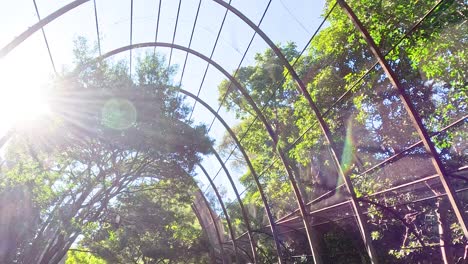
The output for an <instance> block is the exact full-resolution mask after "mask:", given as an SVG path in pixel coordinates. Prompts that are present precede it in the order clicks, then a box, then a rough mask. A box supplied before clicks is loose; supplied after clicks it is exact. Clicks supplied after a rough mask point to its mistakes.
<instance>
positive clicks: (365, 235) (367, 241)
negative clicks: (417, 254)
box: [213, 0, 378, 263]
mask: <svg viewBox="0 0 468 264" xmlns="http://www.w3.org/2000/svg"><path fill="white" fill-rule="evenodd" d="M213 1H215V2H216V3H218V4H220V5H222V6H224V7H225V8H227V9H228V10H229V11H231V12H232V13H234V14H235V15H236V16H237V17H239V18H240V19H242V20H243V21H244V22H245V23H246V24H248V25H249V26H250V27H251V28H252V29H253V30H255V31H256V32H257V34H258V35H259V36H260V37H262V39H263V40H264V41H265V42H266V43H267V44H268V46H270V48H271V49H272V50H273V52H274V53H275V54H276V56H277V57H278V58H279V59H280V61H281V63H282V64H283V66H284V67H285V68H286V69H287V71H288V73H289V74H290V75H291V77H292V78H293V79H294V81H295V82H296V85H297V86H298V90H299V92H300V93H302V95H303V96H304V97H305V98H306V100H307V102H308V104H309V106H310V108H311V110H312V112H313V113H314V115H315V117H316V118H317V121H318V123H319V125H320V128H321V130H322V134H323V136H324V137H325V140H326V141H327V143H328V145H329V149H330V154H331V157H332V160H333V162H334V164H335V168H336V170H337V173H338V175H340V177H342V178H343V180H344V182H345V185H346V188H347V190H348V192H349V194H350V195H351V203H352V205H353V211H354V212H355V214H356V218H357V222H358V225H359V229H360V231H361V235H362V239H363V242H364V245H365V246H366V249H367V253H368V254H369V257H370V259H371V261H372V262H373V263H378V261H377V254H376V252H375V249H374V247H373V245H372V243H371V237H370V233H369V231H368V228H367V223H366V221H365V219H364V217H363V214H362V211H361V208H360V205H359V203H358V201H357V197H356V193H355V192H354V187H353V184H352V182H351V179H350V178H349V177H348V176H347V175H346V174H345V173H344V172H343V169H342V167H341V164H340V161H339V158H338V153H337V151H336V150H337V148H336V145H335V142H334V140H333V138H332V134H331V131H330V128H329V126H328V124H327V123H326V122H325V120H324V119H323V116H322V114H321V113H320V110H319V109H318V107H317V106H316V105H315V102H314V101H313V99H312V97H311V96H310V93H309V91H308V90H307V88H306V86H305V85H304V83H303V82H302V80H301V78H299V75H298V74H297V72H296V71H295V70H294V68H293V67H292V66H291V64H290V63H289V61H288V60H287V59H286V57H285V56H284V54H283V53H282V52H281V50H280V49H279V48H278V47H277V46H276V45H275V44H274V43H273V41H272V40H271V39H270V38H269V37H268V36H267V35H266V34H265V33H264V32H263V31H262V30H261V29H260V28H259V27H257V26H256V25H255V24H254V23H253V22H252V21H251V20H250V19H249V18H247V17H246V16H245V15H244V14H242V13H241V12H240V11H239V10H237V9H235V8H234V7H233V6H231V5H229V4H227V3H225V2H223V1H222V0H213ZM279 152H280V151H279ZM280 153H281V152H280ZM280 155H282V154H280ZM285 165H286V164H285ZM290 181H291V184H292V185H293V190H294V193H295V195H296V199H297V201H298V203H299V210H300V213H301V216H302V219H303V222H304V226H305V228H306V233H307V234H308V236H309V244H310V246H311V251H312V256H313V258H314V261H315V263H321V260H320V259H319V255H318V253H317V252H315V249H314V246H313V245H314V241H313V240H312V239H313V237H311V236H310V223H309V221H308V213H307V209H306V207H305V205H304V201H303V199H302V196H301V194H300V191H299V189H298V187H297V184H296V183H295V179H294V178H293V177H291V178H290Z"/></svg>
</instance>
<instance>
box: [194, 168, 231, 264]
mask: <svg viewBox="0 0 468 264" xmlns="http://www.w3.org/2000/svg"><path fill="white" fill-rule="evenodd" d="M197 165H198V167H199V168H200V169H201V170H202V171H203V174H205V176H206V178H207V179H208V181H209V182H210V185H211V188H213V190H214V192H215V195H216V198H217V199H218V202H219V204H220V205H221V209H222V210H223V213H224V216H225V217H226V222H227V225H228V229H229V235H230V236H231V241H232V247H233V249H234V254H235V255H236V263H240V261H239V252H238V250H237V245H236V234H235V233H234V229H233V228H232V223H231V218H230V217H229V214H228V211H227V210H226V207H225V206H224V202H223V197H221V194H219V191H218V188H217V187H216V185H215V183H214V182H213V180H212V179H211V177H210V175H209V174H208V172H207V171H206V169H205V167H203V165H201V163H198V164H197Z"/></svg>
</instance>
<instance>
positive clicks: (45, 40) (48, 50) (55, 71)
mask: <svg viewBox="0 0 468 264" xmlns="http://www.w3.org/2000/svg"><path fill="white" fill-rule="evenodd" d="M33 3H34V8H35V9H36V15H37V19H38V20H39V21H41V16H40V15H39V9H38V8H37V4H36V0H33ZM41 31H42V36H43V37H44V42H45V44H46V47H47V52H48V53H49V59H50V63H51V64H52V68H53V70H54V73H55V75H57V70H56V69H55V63H54V59H53V57H52V52H50V47H49V42H48V41H47V37H46V34H45V31H44V28H43V27H42V28H41Z"/></svg>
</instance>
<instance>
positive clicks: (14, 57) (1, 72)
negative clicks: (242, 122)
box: [0, 0, 324, 198]
mask: <svg viewBox="0 0 468 264" xmlns="http://www.w3.org/2000/svg"><path fill="white" fill-rule="evenodd" d="M161 1H162V6H161V10H162V11H161V17H160V27H159V28H160V31H159V34H158V41H162V42H172V36H173V32H174V25H175V20H176V14H177V6H178V3H179V1H177V0H161ZM36 2H37V6H38V9H39V13H40V15H41V18H44V17H46V16H47V15H49V14H50V13H52V12H54V11H55V10H57V9H58V8H60V7H62V6H65V5H66V4H68V3H70V2H72V1H71V0H37V1H36ZM158 3H159V0H134V16H133V18H134V22H133V43H140V42H151V41H154V37H155V29H156V18H157V11H158ZM267 3H268V1H267V0H232V2H231V4H232V5H233V6H234V7H235V8H237V9H239V10H240V11H242V12H243V13H244V14H245V15H247V16H248V17H249V18H250V19H251V20H252V21H253V22H254V23H256V24H257V23H258V22H259V20H260V17H261V15H262V14H263V12H264V10H265V8H266V6H267ZM96 5H97V13H98V21H99V30H100V34H101V48H102V52H103V53H105V52H107V51H110V50H112V49H115V48H118V47H121V46H126V45H128V44H129V41H130V40H129V32H130V0H119V1H117V0H96ZM323 5H324V1H323V0H316V1H310V0H273V1H272V3H271V5H270V7H269V9H268V12H267V14H266V16H265V18H264V20H263V22H262V24H261V29H262V30H263V31H264V32H266V33H267V35H269V37H270V38H271V39H272V40H273V42H275V43H285V42H287V41H294V42H295V43H296V44H297V45H298V48H299V49H302V48H303V47H304V46H305V45H306V44H307V41H308V40H309V38H310V37H311V35H312V34H313V32H314V31H315V30H316V28H317V27H318V25H319V24H320V22H321V20H322V18H321V16H320V15H321V13H322V10H323ZM197 6H198V0H183V1H182V6H181V11H180V17H179V23H178V28H177V34H176V38H175V43H176V44H180V45H183V46H187V45H188V42H189V38H190V34H191V30H192V26H193V21H194V18H195V13H196V9H197ZM224 13H225V9H224V8H223V7H221V6H220V5H218V4H216V3H215V2H212V1H209V0H203V1H202V6H201V10H200V15H199V18H198V22H197V27H196V29H195V35H194V39H193V42H192V49H195V50H197V51H199V52H201V53H203V54H205V55H206V56H210V53H211V50H212V49H213V45H214V42H215V39H216V35H217V33H218V30H219V28H220V25H221V21H222V19H223V16H224ZM36 22H37V16H36V13H35V9H34V4H33V0H15V1H2V2H1V3H0V48H2V47H4V46H5V45H6V44H8V43H9V42H10V41H12V40H13V39H14V37H15V36H18V35H19V34H21V33H22V32H23V31H25V30H26V29H27V28H28V27H30V26H31V25H33V24H34V23H36ZM45 32H46V36H47V39H48V41H49V45H50V49H51V52H52V56H53V59H54V62H55V65H56V68H57V71H58V72H61V71H62V69H67V68H68V69H69V68H72V54H71V51H72V48H73V40H74V39H76V37H78V36H84V37H86V38H87V39H88V40H89V41H90V42H91V43H94V42H96V41H97V35H96V27H95V18H94V6H93V1H92V0H91V1H89V2H87V3H85V4H82V5H81V6H79V7H77V8H75V9H73V10H72V11H70V12H68V13H67V14H65V15H64V16H62V17H60V18H58V19H56V20H55V21H53V22H52V23H50V24H49V25H47V26H46V27H45ZM253 34H254V31H253V30H252V29H250V28H249V27H248V26H247V25H245V24H244V23H243V22H242V21H241V20H240V19H238V18H237V17H236V16H234V15H233V14H230V13H228V16H227V18H226V22H225V24H224V27H223V31H222V33H221V36H220V40H219V42H218V45H217V47H216V50H215V53H214V56H213V59H214V60H215V61H216V62H217V63H218V64H221V66H223V67H224V68H225V69H227V70H228V71H229V72H233V71H234V70H235V69H236V67H237V65H238V64H239V62H240V60H241V58H242V55H243V53H244V52H245V49H246V48H247V45H248V43H249V41H250V39H251V37H252V35H253ZM266 48H267V45H266V44H265V43H264V42H263V41H262V40H261V38H259V37H258V36H257V37H256V38H255V40H254V42H253V44H252V46H251V48H250V49H249V52H248V53H247V56H246V59H245V60H244V63H243V66H246V65H250V64H253V62H254V59H253V58H254V56H255V54H256V53H258V52H262V51H263V50H265V49H266ZM157 50H158V52H161V53H163V54H167V57H168V54H169V49H166V48H158V49H157ZM142 52H144V50H143V49H140V50H136V51H133V55H134V56H135V55H138V54H141V53H142ZM128 56H129V53H128V52H126V53H122V54H120V55H118V56H116V58H128ZM184 58H185V53H184V52H181V51H177V50H174V53H173V57H172V63H173V64H178V65H179V66H180V68H181V67H182V65H183V60H184ZM205 68H206V62H203V61H202V60H200V59H198V58H196V57H194V56H189V59H188V64H187V68H186V72H185V75H184V78H183V81H182V86H183V88H184V89H187V90H189V91H191V92H193V93H195V94H196V93H197V91H198V89H199V87H200V83H201V80H202V76H203V73H204V71H205ZM51 76H53V71H52V66H51V63H50V59H49V55H48V53H47V49H46V46H45V42H44V39H43V36H42V33H41V32H40V31H38V32H36V33H35V34H34V35H33V36H31V37H30V38H29V39H27V40H26V41H25V42H23V43H22V44H21V45H19V46H18V47H17V48H16V49H14V50H13V51H12V52H11V53H10V54H8V55H7V56H6V57H5V58H3V59H0V135H3V134H4V133H5V132H6V131H7V130H8V129H9V128H10V127H11V126H12V125H13V124H14V123H15V122H19V121H18V120H24V118H25V117H28V116H29V115H30V114H31V111H26V110H24V109H31V110H32V112H34V113H37V112H41V111H46V110H47V107H46V106H45V105H44V104H42V103H41V102H40V97H41V93H42V89H43V88H44V87H46V84H47V81H48V79H49V78H50V77H51ZM179 79H180V72H179V75H177V77H176V78H175V83H176V84H178V83H179ZM222 79H224V76H223V75H222V74H221V73H219V72H218V71H217V70H215V69H214V67H210V68H209V70H208V74H207V76H206V79H205V81H204V84H203V87H202V91H201V94H200V97H201V98H202V99H204V100H205V101H207V102H208V103H210V104H211V106H212V107H213V108H215V109H217V108H218V102H217V98H218V92H217V85H218V84H219V83H220V81H221V80H222ZM25 95H31V96H29V97H27V96H25ZM190 104H192V101H190ZM14 112H21V113H22V117H18V116H16V115H12V113H14ZM220 114H221V115H222V116H223V117H225V119H226V121H227V122H228V123H229V124H230V125H234V124H235V123H236V120H235V118H234V117H233V115H232V114H228V113H226V112H225V111H221V112H220ZM194 118H195V120H196V122H201V123H208V124H209V123H211V120H212V118H213V116H212V115H211V114H210V113H209V112H207V111H206V110H204V109H203V108H202V107H201V106H200V105H197V107H196V108H195V112H194ZM22 122H27V121H22ZM224 133H225V130H224V128H223V127H222V125H221V124H220V123H219V122H215V125H214V126H213V129H212V130H211V132H210V136H211V137H213V138H214V139H216V141H217V142H220V140H221V138H222V136H223V135H224ZM203 163H204V166H205V168H206V169H207V170H208V172H209V173H210V174H211V175H212V176H214V175H215V174H216V172H217V171H218V169H219V168H220V165H219V163H218V162H217V161H216V159H215V158H214V157H211V158H206V159H205V160H204V162H203ZM200 173H201V172H200ZM232 174H233V176H234V178H237V177H239V176H240V175H242V174H243V172H239V171H237V172H234V171H233V172H232ZM198 178H199V179H200V182H201V184H203V185H205V186H206V185H207V181H206V180H204V176H203V175H202V174H199V176H198ZM215 182H216V184H217V185H218V186H223V187H221V189H224V190H226V194H227V196H228V197H230V198H233V197H234V195H233V192H232V190H231V188H230V187H229V186H228V182H227V180H226V177H225V174H224V172H221V173H220V175H218V177H217V178H216V180H215ZM238 189H239V191H240V192H241V191H243V190H244V187H242V186H238Z"/></svg>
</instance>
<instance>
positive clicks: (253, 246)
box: [198, 101, 258, 263]
mask: <svg viewBox="0 0 468 264" xmlns="http://www.w3.org/2000/svg"><path fill="white" fill-rule="evenodd" d="M198 102H199V101H198ZM212 152H213V154H214V156H215V157H216V159H217V160H218V162H219V163H220V165H221V167H222V168H223V170H224V173H225V174H226V177H227V178H228V180H229V183H230V184H231V187H232V189H233V191H234V194H235V195H236V200H237V202H238V203H239V206H240V209H241V213H242V218H243V220H244V224H245V226H246V228H247V237H248V239H249V243H250V248H251V250H252V260H253V262H254V263H257V259H258V258H257V250H256V248H257V244H256V242H255V239H254V237H253V233H252V226H251V224H250V217H249V215H248V213H247V210H246V209H245V207H244V203H243V202H242V199H241V197H240V195H239V191H237V187H236V185H235V184H234V181H233V180H232V176H231V173H230V172H229V170H228V169H227V167H226V164H224V162H223V160H222V159H221V156H220V155H219V153H218V151H216V149H214V148H213V147H212Z"/></svg>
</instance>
